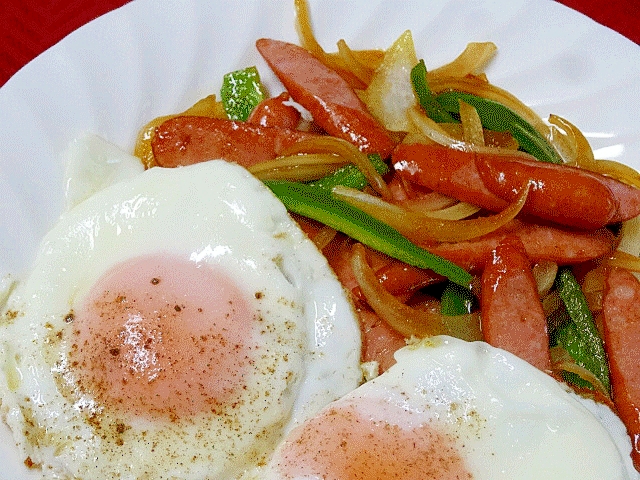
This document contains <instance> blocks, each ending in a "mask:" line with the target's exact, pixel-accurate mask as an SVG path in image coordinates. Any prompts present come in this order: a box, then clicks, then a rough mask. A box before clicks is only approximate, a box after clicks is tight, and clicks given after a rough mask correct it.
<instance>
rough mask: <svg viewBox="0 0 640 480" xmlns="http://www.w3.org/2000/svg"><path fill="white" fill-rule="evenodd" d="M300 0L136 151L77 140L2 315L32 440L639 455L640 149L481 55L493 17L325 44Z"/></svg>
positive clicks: (15, 404) (321, 470)
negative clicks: (537, 96) (539, 108)
mask: <svg viewBox="0 0 640 480" xmlns="http://www.w3.org/2000/svg"><path fill="white" fill-rule="evenodd" d="M294 5H295V11H296V14H297V27H298V31H299V34H300V40H301V42H300V45H297V44H293V43H289V42H285V41H281V40H278V39H273V38H261V39H258V40H257V41H256V42H255V48H256V49H257V52H258V53H259V55H260V56H261V57H262V59H264V62H261V63H259V64H257V65H238V66H237V67H240V69H236V70H233V71H230V72H229V73H227V74H226V75H224V77H223V78H221V79H220V82H221V88H220V91H219V92H215V94H214V93H211V94H210V95H209V96H206V97H205V98H202V99H201V100H200V101H198V102H197V103H196V104H195V105H193V106H192V107H191V108H189V109H188V110H186V111H185V112H182V113H174V114H170V115H167V116H163V117H159V118H156V119H153V120H151V121H150V122H149V123H148V124H147V125H144V126H141V129H140V131H139V132H138V137H137V142H136V146H135V152H133V153H134V155H135V156H132V155H130V154H127V153H126V152H123V151H121V150H120V149H119V148H118V147H116V146H113V145H107V144H106V141H104V140H102V139H100V138H98V137H95V136H94V137H91V136H89V137H87V138H84V139H78V140H77V141H75V142H74V143H72V145H71V147H70V149H69V152H68V158H69V162H68V166H67V173H66V177H67V178H66V179H65V180H66V182H65V184H66V186H67V192H66V193H67V203H68V207H69V208H68V210H67V211H65V212H64V214H63V215H61V217H60V219H59V221H58V223H57V224H56V225H54V227H53V228H52V229H51V230H50V231H49V232H48V233H47V235H46V236H45V237H44V239H43V241H42V245H41V248H40V250H39V251H38V252H37V255H36V259H35V261H34V265H33V266H32V269H31V271H30V274H29V275H28V277H27V278H25V279H24V281H20V282H17V284H16V285H15V286H13V285H12V287H11V288H10V289H6V291H5V292H4V293H6V298H4V299H3V303H4V304H5V305H4V307H3V312H2V316H1V317H0V353H1V355H2V359H3V360H2V368H1V369H0V396H1V398H2V403H1V404H0V415H2V418H3V420H4V421H5V423H7V424H8V425H9V427H10V428H11V429H12V432H13V435H14V438H15V442H16V445H17V446H18V448H19V451H20V453H21V455H22V458H23V459H24V464H25V465H26V466H27V467H29V468H33V469H39V470H40V471H41V472H42V475H43V476H45V477H47V478H59V479H67V478H69V479H71V478H74V479H77V478H85V479H86V478H120V479H133V478H150V479H155V478H180V479H197V480H201V479H209V478H215V479H240V480H266V479H299V478H323V479H326V480H349V479H358V478H373V479H389V478H402V479H405V480H406V479H416V480H418V479H419V480H424V479H429V478H432V479H449V478H450V479H460V478H479V479H483V478H487V479H491V480H495V479H510V478H518V479H526V478H532V479H537V478H541V477H545V476H546V477H549V478H563V479H565V478H566V479H573V478H575V479H580V480H585V479H596V480H599V479H602V478H607V479H613V478H615V479H621V480H622V479H635V478H640V477H639V475H640V381H639V379H640V350H639V349H638V345H640V281H639V280H638V278H639V277H638V274H639V273H640V260H639V258H638V256H639V254H640V238H639V236H640V220H639V219H640V174H638V173H637V172H636V171H634V170H633V169H631V168H629V167H627V166H625V165H623V164H621V163H618V162H614V161H609V160H599V159H596V158H595V156H594V153H593V150H592V149H591V146H590V145H589V142H588V141H587V139H586V138H585V135H584V134H583V133H582V132H581V131H580V130H579V129H578V128H577V127H576V126H574V125H573V124H572V123H570V121H569V120H567V119H565V118H562V117H560V116H558V115H554V114H551V115H550V116H549V117H548V118H547V119H542V118H541V117H540V116H539V115H538V113H537V112H534V111H533V110H532V109H531V108H529V107H527V106H526V105H525V104H524V103H523V102H522V101H521V100H519V99H518V98H516V97H515V96H514V95H513V94H511V93H509V92H507V91H505V90H504V89H502V88H500V87H498V86H496V85H494V84H492V83H491V82H490V79H489V78H488V76H487V74H486V73H485V72H486V71H489V70H488V69H486V67H487V65H488V63H489V62H490V61H491V59H492V57H493V56H494V55H495V53H496V51H497V47H496V45H494V44H493V43H491V42H480V43H470V44H468V46H467V47H466V48H465V49H464V51H462V52H461V53H460V54H459V56H458V57H457V58H455V59H454V60H453V61H451V62H450V63H448V64H446V65H444V66H441V67H439V68H434V69H428V68H427V64H428V63H429V62H426V61H425V60H424V59H422V58H420V56H419V53H418V52H419V46H418V48H416V45H414V41H413V37H412V33H411V32H410V31H406V32H404V33H402V34H401V35H400V37H399V38H398V39H397V40H396V41H395V42H394V43H393V44H392V45H391V46H389V47H388V48H387V49H386V50H375V49H372V50H356V49H352V48H350V46H349V45H347V43H346V42H345V41H344V40H340V41H338V43H337V52H335V53H327V52H326V51H325V50H324V49H323V48H322V47H321V46H320V44H319V43H318V41H317V40H316V38H315V37H314V34H313V31H312V28H311V20H310V15H309V9H308V6H307V4H306V2H305V1H303V0H295V2H294ZM235 67H236V66H233V67H232V68H235ZM268 71H270V72H272V73H273V74H274V75H275V77H276V78H277V79H278V80H279V81H280V86H281V88H278V90H279V91H271V92H270V91H268V89H267V88H266V86H265V83H263V79H264V78H265V76H264V73H265V72H268ZM261 74H262V75H263V77H261ZM266 83H268V82H266ZM634 467H635V469H634ZM636 470H638V471H636Z"/></svg>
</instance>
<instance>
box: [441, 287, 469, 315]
mask: <svg viewBox="0 0 640 480" xmlns="http://www.w3.org/2000/svg"><path fill="white" fill-rule="evenodd" d="M473 302H474V297H473V294H472V293H471V291H470V290H469V289H468V288H461V287H460V285H457V284H455V283H448V284H447V286H446V287H445V288H444V291H443V292H442V296H441V297H440V313H442V314H443V315H447V316H451V317H455V316H457V315H465V314H467V313H471V311H472V309H473Z"/></svg>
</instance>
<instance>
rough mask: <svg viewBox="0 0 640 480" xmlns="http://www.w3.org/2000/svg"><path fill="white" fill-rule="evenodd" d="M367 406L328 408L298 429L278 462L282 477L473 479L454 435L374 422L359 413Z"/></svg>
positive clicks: (398, 412)
mask: <svg viewBox="0 0 640 480" xmlns="http://www.w3.org/2000/svg"><path fill="white" fill-rule="evenodd" d="M363 403H367V400H366V399H360V402H359V405H358V406H355V405H352V404H347V405H341V406H340V407H332V408H329V409H328V410H326V411H325V412H324V413H323V414H321V415H318V416H316V417H314V418H313V419H311V420H310V421H308V422H306V423H305V424H303V425H302V426H301V427H298V429H296V430H294V431H293V432H292V434H291V435H290V437H289V439H288V440H287V442H286V443H285V444H284V448H283V449H282V450H281V451H280V452H279V455H278V457H277V458H276V463H277V467H276V468H277V469H278V473H279V475H280V476H281V477H282V478H287V479H294V478H323V479H325V480H356V479H369V480H374V479H380V480H382V479H392V478H402V479H404V480H411V479H415V480H425V479H442V480H449V479H451V480H453V479H457V480H461V479H469V478H472V477H473V476H472V475H471V474H470V473H469V472H468V471H467V469H466V466H465V463H464V460H463V459H462V457H461V456H460V454H459V452H458V448H457V446H456V444H455V442H454V440H453V439H451V438H450V436H448V435H446V434H444V433H442V432H439V431H438V430H436V429H435V428H433V427H432V426H430V425H429V424H421V425H413V426H411V428H406V427H400V426H398V425H396V424H392V423H389V422H386V421H384V420H373V419H371V418H370V417H368V416H367V415H365V414H363V413H362V412H361V411H359V410H358V409H359V408H360V407H362V404H363ZM374 408H376V409H377V406H374ZM383 408H384V407H383ZM405 413H406V412H403V411H399V410H398V411H395V415H400V416H403V415H404V414H405Z"/></svg>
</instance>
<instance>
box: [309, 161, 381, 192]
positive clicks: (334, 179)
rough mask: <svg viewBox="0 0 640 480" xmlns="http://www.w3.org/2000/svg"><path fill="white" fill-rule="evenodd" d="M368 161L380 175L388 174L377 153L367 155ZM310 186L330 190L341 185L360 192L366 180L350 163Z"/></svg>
mask: <svg viewBox="0 0 640 480" xmlns="http://www.w3.org/2000/svg"><path fill="white" fill-rule="evenodd" d="M368 157H369V161H370V162H371V163H372V165H373V167H374V168H375V169H376V172H378V173H379V174H380V175H384V174H386V173H387V172H389V166H388V165H387V164H386V163H385V162H384V160H382V157H380V155H378V154H377V153H370V154H369V155H368ZM310 184H311V185H315V186H317V187H321V188H325V189H327V190H331V189H332V188H333V187H335V186H338V185H342V186H345V187H351V188H357V189H358V190H362V189H363V188H364V187H365V186H366V185H367V178H366V177H365V176H364V174H363V173H362V172H361V171H360V169H359V168H358V167H357V166H355V165H354V164H352V163H350V164H349V165H345V166H344V167H340V168H338V169H337V170H336V171H335V172H333V173H330V174H329V175H326V176H324V177H322V178H320V179H318V180H316V181H314V182H310Z"/></svg>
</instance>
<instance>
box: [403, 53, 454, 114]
mask: <svg viewBox="0 0 640 480" xmlns="http://www.w3.org/2000/svg"><path fill="white" fill-rule="evenodd" d="M411 83H412V84H413V90H414V91H415V93H416V96H417V97H418V100H419V102H420V106H421V107H422V108H423V110H424V111H425V113H426V114H427V116H428V117H429V118H431V119H432V120H434V121H436V122H438V123H457V120H456V119H455V118H453V117H452V116H451V114H450V113H449V112H448V111H447V110H446V109H445V108H444V107H443V106H442V105H441V104H440V102H438V101H437V100H436V97H435V95H433V93H432V92H431V89H430V88H429V81H428V80H427V67H426V66H425V64H424V60H420V61H419V62H418V64H417V65H416V66H415V67H413V69H412V70H411Z"/></svg>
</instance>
